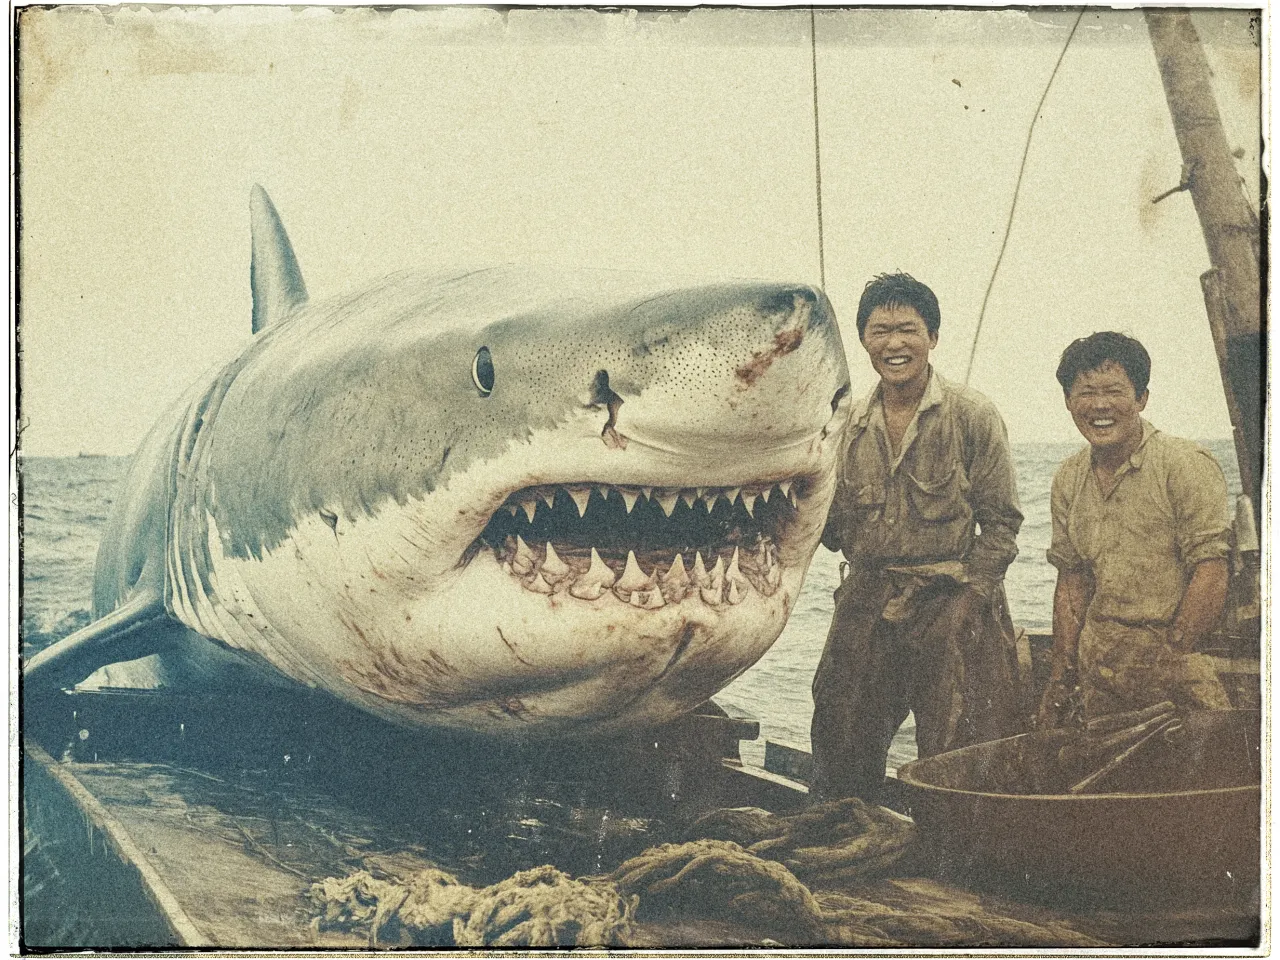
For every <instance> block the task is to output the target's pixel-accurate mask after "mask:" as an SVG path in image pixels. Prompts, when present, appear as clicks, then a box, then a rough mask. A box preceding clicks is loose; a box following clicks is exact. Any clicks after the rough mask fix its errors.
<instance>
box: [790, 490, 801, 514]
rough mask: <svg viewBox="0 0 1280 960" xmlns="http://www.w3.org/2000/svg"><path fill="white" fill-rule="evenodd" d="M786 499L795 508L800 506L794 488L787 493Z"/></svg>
mask: <svg viewBox="0 0 1280 960" xmlns="http://www.w3.org/2000/svg"><path fill="white" fill-rule="evenodd" d="M787 499H788V500H790V501H791V505H792V506H793V507H795V508H796V509H797V510H798V509H799V508H800V501H799V499H798V498H797V496H796V492H795V491H794V490H792V491H791V492H790V493H789V494H787Z"/></svg>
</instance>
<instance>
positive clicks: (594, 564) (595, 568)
mask: <svg viewBox="0 0 1280 960" xmlns="http://www.w3.org/2000/svg"><path fill="white" fill-rule="evenodd" d="M617 579H618V578H617V577H616V576H614V573H613V571H612V570H610V569H609V566H608V564H606V563H605V562H604V561H603V560H601V559H600V554H598V553H596V548H595V547H592V548H591V566H590V567H589V568H588V569H587V572H586V573H584V574H583V575H582V577H581V578H580V579H579V580H578V582H579V583H583V582H584V581H585V582H587V583H598V584H600V585H601V586H604V587H612V586H613V583H614V581H615V580H617Z"/></svg>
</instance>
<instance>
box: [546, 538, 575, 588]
mask: <svg viewBox="0 0 1280 960" xmlns="http://www.w3.org/2000/svg"><path fill="white" fill-rule="evenodd" d="M572 572H573V571H572V570H571V569H570V568H569V565H568V564H567V563H565V562H564V561H563V560H561V559H560V557H559V555H558V554H557V553H556V548H555V547H553V546H552V545H551V541H549V540H548V541H547V559H545V560H543V561H542V575H543V576H544V577H546V578H547V579H548V580H549V581H551V582H553V583H554V582H555V581H557V580H563V579H564V578H565V577H566V576H568V575H569V574H570V573H572Z"/></svg>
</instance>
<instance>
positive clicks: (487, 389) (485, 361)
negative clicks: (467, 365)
mask: <svg viewBox="0 0 1280 960" xmlns="http://www.w3.org/2000/svg"><path fill="white" fill-rule="evenodd" d="M471 379H472V380H474V381H475V384H476V389H477V390H479V391H480V396H482V397H487V396H488V395H489V394H491V393H493V357H492V356H490V354H489V348H488V347H481V348H480V349H479V350H477V351H476V358H475V359H474V360H472V361H471Z"/></svg>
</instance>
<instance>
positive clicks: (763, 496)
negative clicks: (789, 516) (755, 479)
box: [760, 487, 773, 503]
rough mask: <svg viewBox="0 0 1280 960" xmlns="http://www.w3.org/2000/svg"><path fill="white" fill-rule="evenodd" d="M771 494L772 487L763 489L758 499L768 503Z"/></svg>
mask: <svg viewBox="0 0 1280 960" xmlns="http://www.w3.org/2000/svg"><path fill="white" fill-rule="evenodd" d="M771 493H773V487H765V488H764V489H763V490H761V491H760V499H761V500H763V501H764V502H765V503H768V502H769V494H771Z"/></svg>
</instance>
